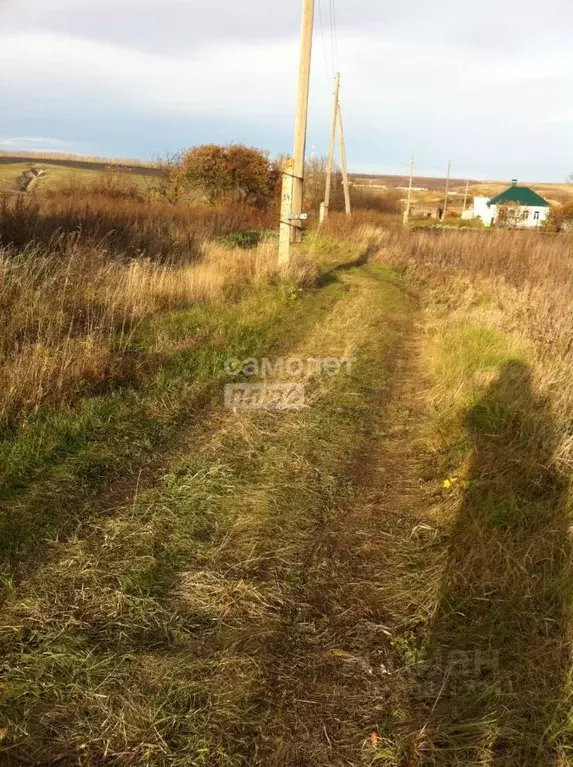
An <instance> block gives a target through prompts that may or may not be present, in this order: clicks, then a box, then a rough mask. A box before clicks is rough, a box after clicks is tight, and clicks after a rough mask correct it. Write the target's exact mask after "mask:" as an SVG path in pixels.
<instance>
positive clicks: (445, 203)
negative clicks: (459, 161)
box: [442, 160, 452, 221]
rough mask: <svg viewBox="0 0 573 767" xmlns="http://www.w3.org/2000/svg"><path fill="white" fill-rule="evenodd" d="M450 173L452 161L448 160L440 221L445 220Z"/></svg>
mask: <svg viewBox="0 0 573 767" xmlns="http://www.w3.org/2000/svg"><path fill="white" fill-rule="evenodd" d="M451 175H452V161H451V160H449V162H448V176H447V178H446V196H445V198H444V209H443V211H442V221H445V220H446V213H447V210H448V199H449V194H450V176H451Z"/></svg>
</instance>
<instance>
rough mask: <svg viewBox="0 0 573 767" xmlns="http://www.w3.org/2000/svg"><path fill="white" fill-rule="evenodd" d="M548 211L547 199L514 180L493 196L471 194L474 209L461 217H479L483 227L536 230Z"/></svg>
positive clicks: (547, 214) (545, 218)
mask: <svg viewBox="0 0 573 767" xmlns="http://www.w3.org/2000/svg"><path fill="white" fill-rule="evenodd" d="M549 211H550V205H549V203H548V202H547V200H545V199H543V197H541V195H539V194H537V192H534V191H533V189H530V188H529V187H527V186H518V185H517V179H514V180H513V182H512V184H511V186H510V187H508V188H507V189H506V190H505V191H503V192H501V193H500V194H498V195H496V196H495V197H491V198H489V197H474V206H473V210H471V209H470V210H469V211H467V212H466V213H465V214H464V216H463V218H466V219H467V218H474V219H477V218H479V219H481V221H482V223H483V224H485V226H492V225H494V224H499V225H500V226H508V227H517V228H520V229H521V228H529V229H535V228H537V227H540V226H542V225H543V223H544V222H545V221H546V220H547V217H548V216H549ZM468 214H469V215H468Z"/></svg>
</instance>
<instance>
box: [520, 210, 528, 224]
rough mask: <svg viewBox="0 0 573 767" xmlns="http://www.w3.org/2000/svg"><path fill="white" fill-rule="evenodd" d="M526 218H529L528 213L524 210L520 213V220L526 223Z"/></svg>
mask: <svg viewBox="0 0 573 767" xmlns="http://www.w3.org/2000/svg"><path fill="white" fill-rule="evenodd" d="M528 218H529V211H528V210H527V208H526V209H525V210H522V211H521V220H522V221H527V219H528Z"/></svg>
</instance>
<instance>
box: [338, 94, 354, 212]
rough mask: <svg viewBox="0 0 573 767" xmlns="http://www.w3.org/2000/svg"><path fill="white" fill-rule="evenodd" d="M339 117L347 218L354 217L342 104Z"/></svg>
mask: <svg viewBox="0 0 573 767" xmlns="http://www.w3.org/2000/svg"><path fill="white" fill-rule="evenodd" d="M336 114H337V116H338V135H339V137H340V163H341V165H342V183H343V184H344V209H345V211H346V215H347V216H351V215H352V208H351V207H350V184H349V183H348V163H347V162H346V142H345V141H344V126H343V124H342V110H341V108H340V104H338V109H337V110H336Z"/></svg>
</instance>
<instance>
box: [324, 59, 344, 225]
mask: <svg viewBox="0 0 573 767" xmlns="http://www.w3.org/2000/svg"><path fill="white" fill-rule="evenodd" d="M339 93H340V72H337V73H336V76H335V78H334V104H333V107H332V123H331V126H330V147H329V149H328V167H327V168H326V188H325V190H324V212H323V216H324V218H328V209H329V207H330V187H331V185H332V166H333V165H334V145H335V143H336V121H337V118H338V95H339Z"/></svg>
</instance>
